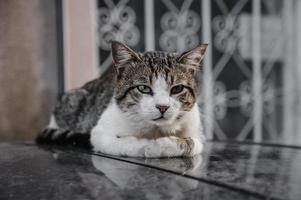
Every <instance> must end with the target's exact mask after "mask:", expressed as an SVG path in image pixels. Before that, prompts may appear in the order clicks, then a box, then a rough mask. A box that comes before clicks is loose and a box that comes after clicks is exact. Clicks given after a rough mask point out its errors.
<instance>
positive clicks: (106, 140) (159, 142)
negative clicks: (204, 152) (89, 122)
mask: <svg viewBox="0 0 301 200" xmlns="http://www.w3.org/2000/svg"><path fill="white" fill-rule="evenodd" d="M180 141H181V142H184V141H183V140H181V139H180V138H177V137H173V136H171V137H161V138H158V139H144V138H143V139H141V138H136V137H134V136H126V137H118V136H115V135H113V134H111V135H110V134H108V131H106V132H105V131H99V129H93V130H92V133H91V144H92V146H93V149H94V150H95V151H98V152H102V153H106V154H111V155H117V156H130V157H147V158H156V157H179V156H185V155H188V154H187V148H186V147H185V146H183V144H182V143H181V142H180ZM185 144H187V143H186V141H185Z"/></svg>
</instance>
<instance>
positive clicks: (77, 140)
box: [35, 128, 92, 149]
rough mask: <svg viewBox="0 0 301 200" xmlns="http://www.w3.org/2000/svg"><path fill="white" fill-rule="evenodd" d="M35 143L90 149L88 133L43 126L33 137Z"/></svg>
mask: <svg viewBox="0 0 301 200" xmlns="http://www.w3.org/2000/svg"><path fill="white" fill-rule="evenodd" d="M35 141H36V143H37V144H51V145H62V146H76V147H81V148H85V149H91V147H92V146H91V143H90V133H75V132H73V131H70V130H64V129H54V128H45V129H44V130H42V131H41V132H40V133H39V134H38V136H37V137H36V139H35Z"/></svg>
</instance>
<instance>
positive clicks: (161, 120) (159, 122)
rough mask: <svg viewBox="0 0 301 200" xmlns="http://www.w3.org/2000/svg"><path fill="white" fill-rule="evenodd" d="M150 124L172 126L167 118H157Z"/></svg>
mask: <svg viewBox="0 0 301 200" xmlns="http://www.w3.org/2000/svg"><path fill="white" fill-rule="evenodd" d="M150 123H151V124H153V125H156V126H164V125H169V124H172V120H171V119H167V118H159V119H155V120H151V121H150Z"/></svg>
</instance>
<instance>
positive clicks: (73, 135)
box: [36, 42, 207, 154]
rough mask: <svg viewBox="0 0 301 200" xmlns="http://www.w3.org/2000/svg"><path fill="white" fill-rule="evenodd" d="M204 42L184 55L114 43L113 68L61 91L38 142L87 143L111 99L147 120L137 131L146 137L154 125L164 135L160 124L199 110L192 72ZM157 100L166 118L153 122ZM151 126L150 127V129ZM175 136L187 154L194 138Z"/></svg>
mask: <svg viewBox="0 0 301 200" xmlns="http://www.w3.org/2000/svg"><path fill="white" fill-rule="evenodd" d="M206 47H207V45H200V46H199V47H196V48H195V49H193V50H192V51H188V52H185V53H183V54H178V53H167V52H159V51H155V52H146V53H136V52H134V51H133V50H131V49H130V48H129V47H127V46H126V45H124V44H122V43H119V42H113V43H112V58H113V59H112V60H113V67H112V68H111V69H110V70H108V71H107V72H106V73H105V74H104V75H103V76H102V77H100V78H98V79H96V80H93V81H91V82H89V83H87V84H85V85H84V86H83V87H81V88H79V89H75V90H72V91H69V92H67V93H66V94H64V95H63V96H62V97H61V98H60V100H59V101H58V103H57V105H56V107H55V110H54V112H53V121H52V122H51V123H50V124H49V125H48V127H46V128H45V129H44V130H43V131H41V133H40V134H39V135H38V137H37V139H36V141H37V143H39V144H58V145H75V146H81V147H84V148H89V147H91V144H90V140H91V138H90V137H91V136H90V134H91V130H92V129H95V127H96V126H97V124H98V123H99V120H100V119H101V118H102V116H103V113H104V112H105V111H106V110H108V108H109V107H114V106H115V104H116V108H114V109H118V110H120V111H121V112H123V113H124V114H125V116H127V117H128V118H129V119H130V121H132V122H140V121H143V123H144V122H145V123H146V125H145V127H148V128H147V130H148V131H147V132H144V133H143V131H140V134H141V135H140V136H142V135H144V136H145V138H147V137H150V135H149V132H156V130H157V132H158V133H160V134H159V135H161V136H163V135H164V134H168V133H167V132H169V131H167V132H166V131H164V127H165V125H164V123H165V124H169V125H170V124H171V123H177V122H178V121H181V120H182V118H183V116H185V113H189V112H190V111H191V110H192V109H193V108H194V111H193V112H194V113H195V112H197V110H195V108H196V106H195V103H196V97H197V94H196V91H197V81H196V72H197V70H198V67H199V63H200V62H201V60H202V58H203V55H204V52H205V49H206ZM113 69H114V70H113ZM113 71H115V73H113ZM112 80H114V81H112ZM141 85H143V86H145V87H147V88H149V90H150V91H151V92H150V93H149V94H145V93H143V92H141V90H139V88H138V86H141ZM176 86H179V88H180V89H181V91H180V92H178V93H175V94H174V93H172V91H173V90H172V89H173V88H174V87H176ZM113 104H114V105H113ZM161 104H162V105H165V104H168V110H167V111H166V112H165V113H164V114H161V115H162V116H164V119H165V118H166V122H164V123H163V122H162V123H161V122H158V121H160V120H158V121H157V118H158V115H159V114H160V112H161V111H160V112H159V111H158V109H157V106H158V105H161ZM112 116H113V115H112ZM159 116H160V115H159ZM197 116H198V115H197ZM160 119H161V118H160ZM109 120H111V119H109ZM112 120H113V121H114V119H112ZM143 126H144V125H143ZM151 126H153V127H154V128H149V127H151ZM161 126H162V128H160V127H161ZM158 127H159V129H158ZM145 130H146V129H145ZM198 130H199V129H198ZM179 135H181V134H179ZM136 136H137V138H139V137H140V136H139V135H136ZM136 136H135V137H136ZM185 136H186V135H183V137H185ZM151 137H152V136H151ZM181 137H182V136H181ZM175 141H177V142H176V145H179V147H181V149H182V150H185V152H186V153H185V154H189V153H190V152H193V150H192V147H194V146H195V145H194V143H193V142H192V141H193V140H191V139H189V138H188V139H177V140H175ZM92 145H93V144H92ZM94 147H95V146H94Z"/></svg>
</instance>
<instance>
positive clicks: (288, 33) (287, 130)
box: [281, 0, 295, 143]
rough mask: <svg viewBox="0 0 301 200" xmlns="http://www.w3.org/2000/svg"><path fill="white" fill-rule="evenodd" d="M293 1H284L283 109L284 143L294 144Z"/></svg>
mask: <svg viewBox="0 0 301 200" xmlns="http://www.w3.org/2000/svg"><path fill="white" fill-rule="evenodd" d="M292 3H293V2H292V0H285V1H283V4H284V5H283V9H284V26H285V48H284V50H285V51H284V55H285V58H284V66H283V91H284V93H283V103H284V105H283V107H284V116H283V117H284V119H283V122H284V124H283V132H282V138H281V139H282V142H284V143H293V142H294V134H293V132H294V129H293V122H294V116H293V114H294V111H295V110H294V107H293V106H294V96H295V95H294V91H293V90H294V81H295V80H294V78H293V76H294V73H293V71H292V70H293V69H292V68H293V66H294V51H293V48H294V43H293V42H294V41H293V40H294V37H293V21H292V20H293V16H292V12H293V4H292Z"/></svg>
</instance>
